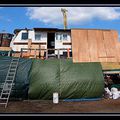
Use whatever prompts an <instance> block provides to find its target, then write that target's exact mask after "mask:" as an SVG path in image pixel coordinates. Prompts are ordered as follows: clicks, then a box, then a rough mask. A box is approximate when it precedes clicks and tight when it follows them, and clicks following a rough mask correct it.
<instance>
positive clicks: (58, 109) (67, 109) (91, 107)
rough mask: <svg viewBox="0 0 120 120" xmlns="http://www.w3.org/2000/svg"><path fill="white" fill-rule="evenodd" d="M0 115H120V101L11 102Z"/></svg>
mask: <svg viewBox="0 0 120 120" xmlns="http://www.w3.org/2000/svg"><path fill="white" fill-rule="evenodd" d="M0 113H120V99H117V100H113V99H102V100H99V101H84V102H83V101H82V102H64V101H60V102H59V103H58V104H53V102H52V101H34V100H33V101H32V100H28V101H10V102H9V103H8V107H7V108H6V109H5V108H4V107H3V106H0Z"/></svg>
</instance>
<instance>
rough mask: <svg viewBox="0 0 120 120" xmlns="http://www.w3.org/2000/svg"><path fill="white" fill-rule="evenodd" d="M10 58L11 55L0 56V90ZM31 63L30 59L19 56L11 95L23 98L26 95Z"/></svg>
mask: <svg viewBox="0 0 120 120" xmlns="http://www.w3.org/2000/svg"><path fill="white" fill-rule="evenodd" d="M11 59H12V57H0V92H1V89H2V86H3V83H4V81H5V78H6V75H7V72H8V68H9V65H10V62H11ZM31 64H32V60H31V59H23V58H20V60H19V64H18V69H17V73H16V77H15V81H14V83H15V84H14V86H13V89H12V92H11V97H14V98H23V99H25V98H27V97H28V89H29V78H28V77H29V71H30V68H31Z"/></svg>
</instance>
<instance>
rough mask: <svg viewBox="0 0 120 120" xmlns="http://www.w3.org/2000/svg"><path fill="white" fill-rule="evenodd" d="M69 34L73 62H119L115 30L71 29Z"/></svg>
mask: <svg viewBox="0 0 120 120" xmlns="http://www.w3.org/2000/svg"><path fill="white" fill-rule="evenodd" d="M71 36H72V52H73V62H120V57H119V56H120V55H119V51H120V49H119V48H120V46H118V43H119V42H118V33H117V31H115V30H82V29H72V30H71ZM119 44H120V43H119Z"/></svg>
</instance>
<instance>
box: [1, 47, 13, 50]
mask: <svg viewBox="0 0 120 120" xmlns="http://www.w3.org/2000/svg"><path fill="white" fill-rule="evenodd" d="M11 50H12V48H11V47H0V51H11Z"/></svg>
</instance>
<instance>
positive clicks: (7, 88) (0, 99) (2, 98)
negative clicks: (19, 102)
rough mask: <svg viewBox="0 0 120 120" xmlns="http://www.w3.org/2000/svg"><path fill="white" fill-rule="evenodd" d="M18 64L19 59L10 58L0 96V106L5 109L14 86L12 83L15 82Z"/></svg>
mask: <svg viewBox="0 0 120 120" xmlns="http://www.w3.org/2000/svg"><path fill="white" fill-rule="evenodd" d="M18 63H19V57H18V58H17V57H16V58H15V57H14V58H12V60H11V63H10V66H9V69H8V73H7V76H6V79H5V82H4V84H3V88H2V91H1V95H0V105H4V107H5V108H6V107H7V105H8V101H9V97H10V94H11V90H12V87H13V84H14V83H13V82H14V80H15V75H16V71H17V67H18Z"/></svg>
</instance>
